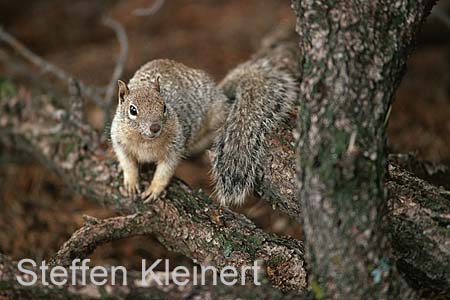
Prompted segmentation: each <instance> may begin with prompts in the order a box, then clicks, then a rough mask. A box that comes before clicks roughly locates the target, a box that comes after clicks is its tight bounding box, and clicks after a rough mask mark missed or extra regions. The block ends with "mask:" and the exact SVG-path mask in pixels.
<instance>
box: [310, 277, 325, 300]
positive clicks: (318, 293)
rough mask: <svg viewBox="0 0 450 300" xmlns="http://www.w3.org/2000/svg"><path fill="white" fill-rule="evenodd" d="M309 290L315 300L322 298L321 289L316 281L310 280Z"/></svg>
mask: <svg viewBox="0 0 450 300" xmlns="http://www.w3.org/2000/svg"><path fill="white" fill-rule="evenodd" d="M311 290H312V292H313V294H314V297H315V299H316V300H321V299H323V294H324V293H323V289H322V287H321V286H320V284H319V283H318V282H317V281H315V280H311Z"/></svg>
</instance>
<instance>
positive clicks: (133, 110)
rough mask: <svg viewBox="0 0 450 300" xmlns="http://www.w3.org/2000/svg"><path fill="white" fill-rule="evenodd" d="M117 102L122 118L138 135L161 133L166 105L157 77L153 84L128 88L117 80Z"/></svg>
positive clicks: (151, 136) (152, 135) (153, 135)
mask: <svg viewBox="0 0 450 300" xmlns="http://www.w3.org/2000/svg"><path fill="white" fill-rule="evenodd" d="M118 85H119V95H118V96H119V103H118V106H117V110H118V111H119V112H120V114H121V115H122V120H124V121H126V122H128V125H129V127H130V128H133V129H134V130H136V131H137V132H139V133H140V135H141V136H142V137H144V138H147V139H152V138H156V137H158V136H159V135H160V134H161V131H162V130H163V126H164V123H165V120H166V119H167V107H166V104H165V103H164V99H163V97H162V96H161V90H160V85H159V77H158V78H157V79H156V82H155V83H154V84H153V86H150V87H144V86H143V87H139V88H131V89H129V88H128V86H127V85H126V84H125V82H123V81H121V80H119V81H118Z"/></svg>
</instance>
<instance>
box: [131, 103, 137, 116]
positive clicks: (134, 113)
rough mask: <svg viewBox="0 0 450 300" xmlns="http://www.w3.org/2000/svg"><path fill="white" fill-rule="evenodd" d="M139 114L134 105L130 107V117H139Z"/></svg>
mask: <svg viewBox="0 0 450 300" xmlns="http://www.w3.org/2000/svg"><path fill="white" fill-rule="evenodd" d="M137 114H138V112H137V108H136V106H134V105H130V117H135V118H136V116H137Z"/></svg>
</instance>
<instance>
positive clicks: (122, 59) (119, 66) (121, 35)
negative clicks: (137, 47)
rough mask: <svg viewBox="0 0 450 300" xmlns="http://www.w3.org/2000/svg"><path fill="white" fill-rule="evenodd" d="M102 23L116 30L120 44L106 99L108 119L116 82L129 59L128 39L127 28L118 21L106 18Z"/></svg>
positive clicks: (106, 116) (106, 115)
mask: <svg viewBox="0 0 450 300" xmlns="http://www.w3.org/2000/svg"><path fill="white" fill-rule="evenodd" d="M102 22H103V25H105V26H108V27H110V28H111V29H113V30H114V32H115V33H116V36H117V40H118V41H119V44H120V53H119V56H118V58H117V62H116V67H115V68H114V72H113V75H112V76H111V80H110V81H109V84H108V87H107V89H106V93H105V98H104V103H105V106H104V107H105V118H106V119H108V117H109V115H110V109H111V105H112V98H113V94H114V91H115V88H116V82H117V80H119V79H120V77H121V76H122V74H123V71H124V68H125V64H126V62H127V58H128V37H127V33H126V31H125V28H124V27H123V26H122V24H120V23H119V22H117V21H116V20H114V19H112V18H110V17H104V18H103V20H102Z"/></svg>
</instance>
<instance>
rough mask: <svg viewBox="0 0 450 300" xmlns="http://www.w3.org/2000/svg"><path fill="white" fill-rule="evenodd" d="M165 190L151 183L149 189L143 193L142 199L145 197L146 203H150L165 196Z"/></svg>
mask: <svg viewBox="0 0 450 300" xmlns="http://www.w3.org/2000/svg"><path fill="white" fill-rule="evenodd" d="M165 194H166V193H165V191H164V190H160V189H157V188H153V187H152V186H151V185H150V186H149V187H148V189H147V190H146V191H145V192H143V193H142V194H141V197H142V199H145V201H144V203H150V202H152V201H154V200H156V199H158V198H164V197H165Z"/></svg>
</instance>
